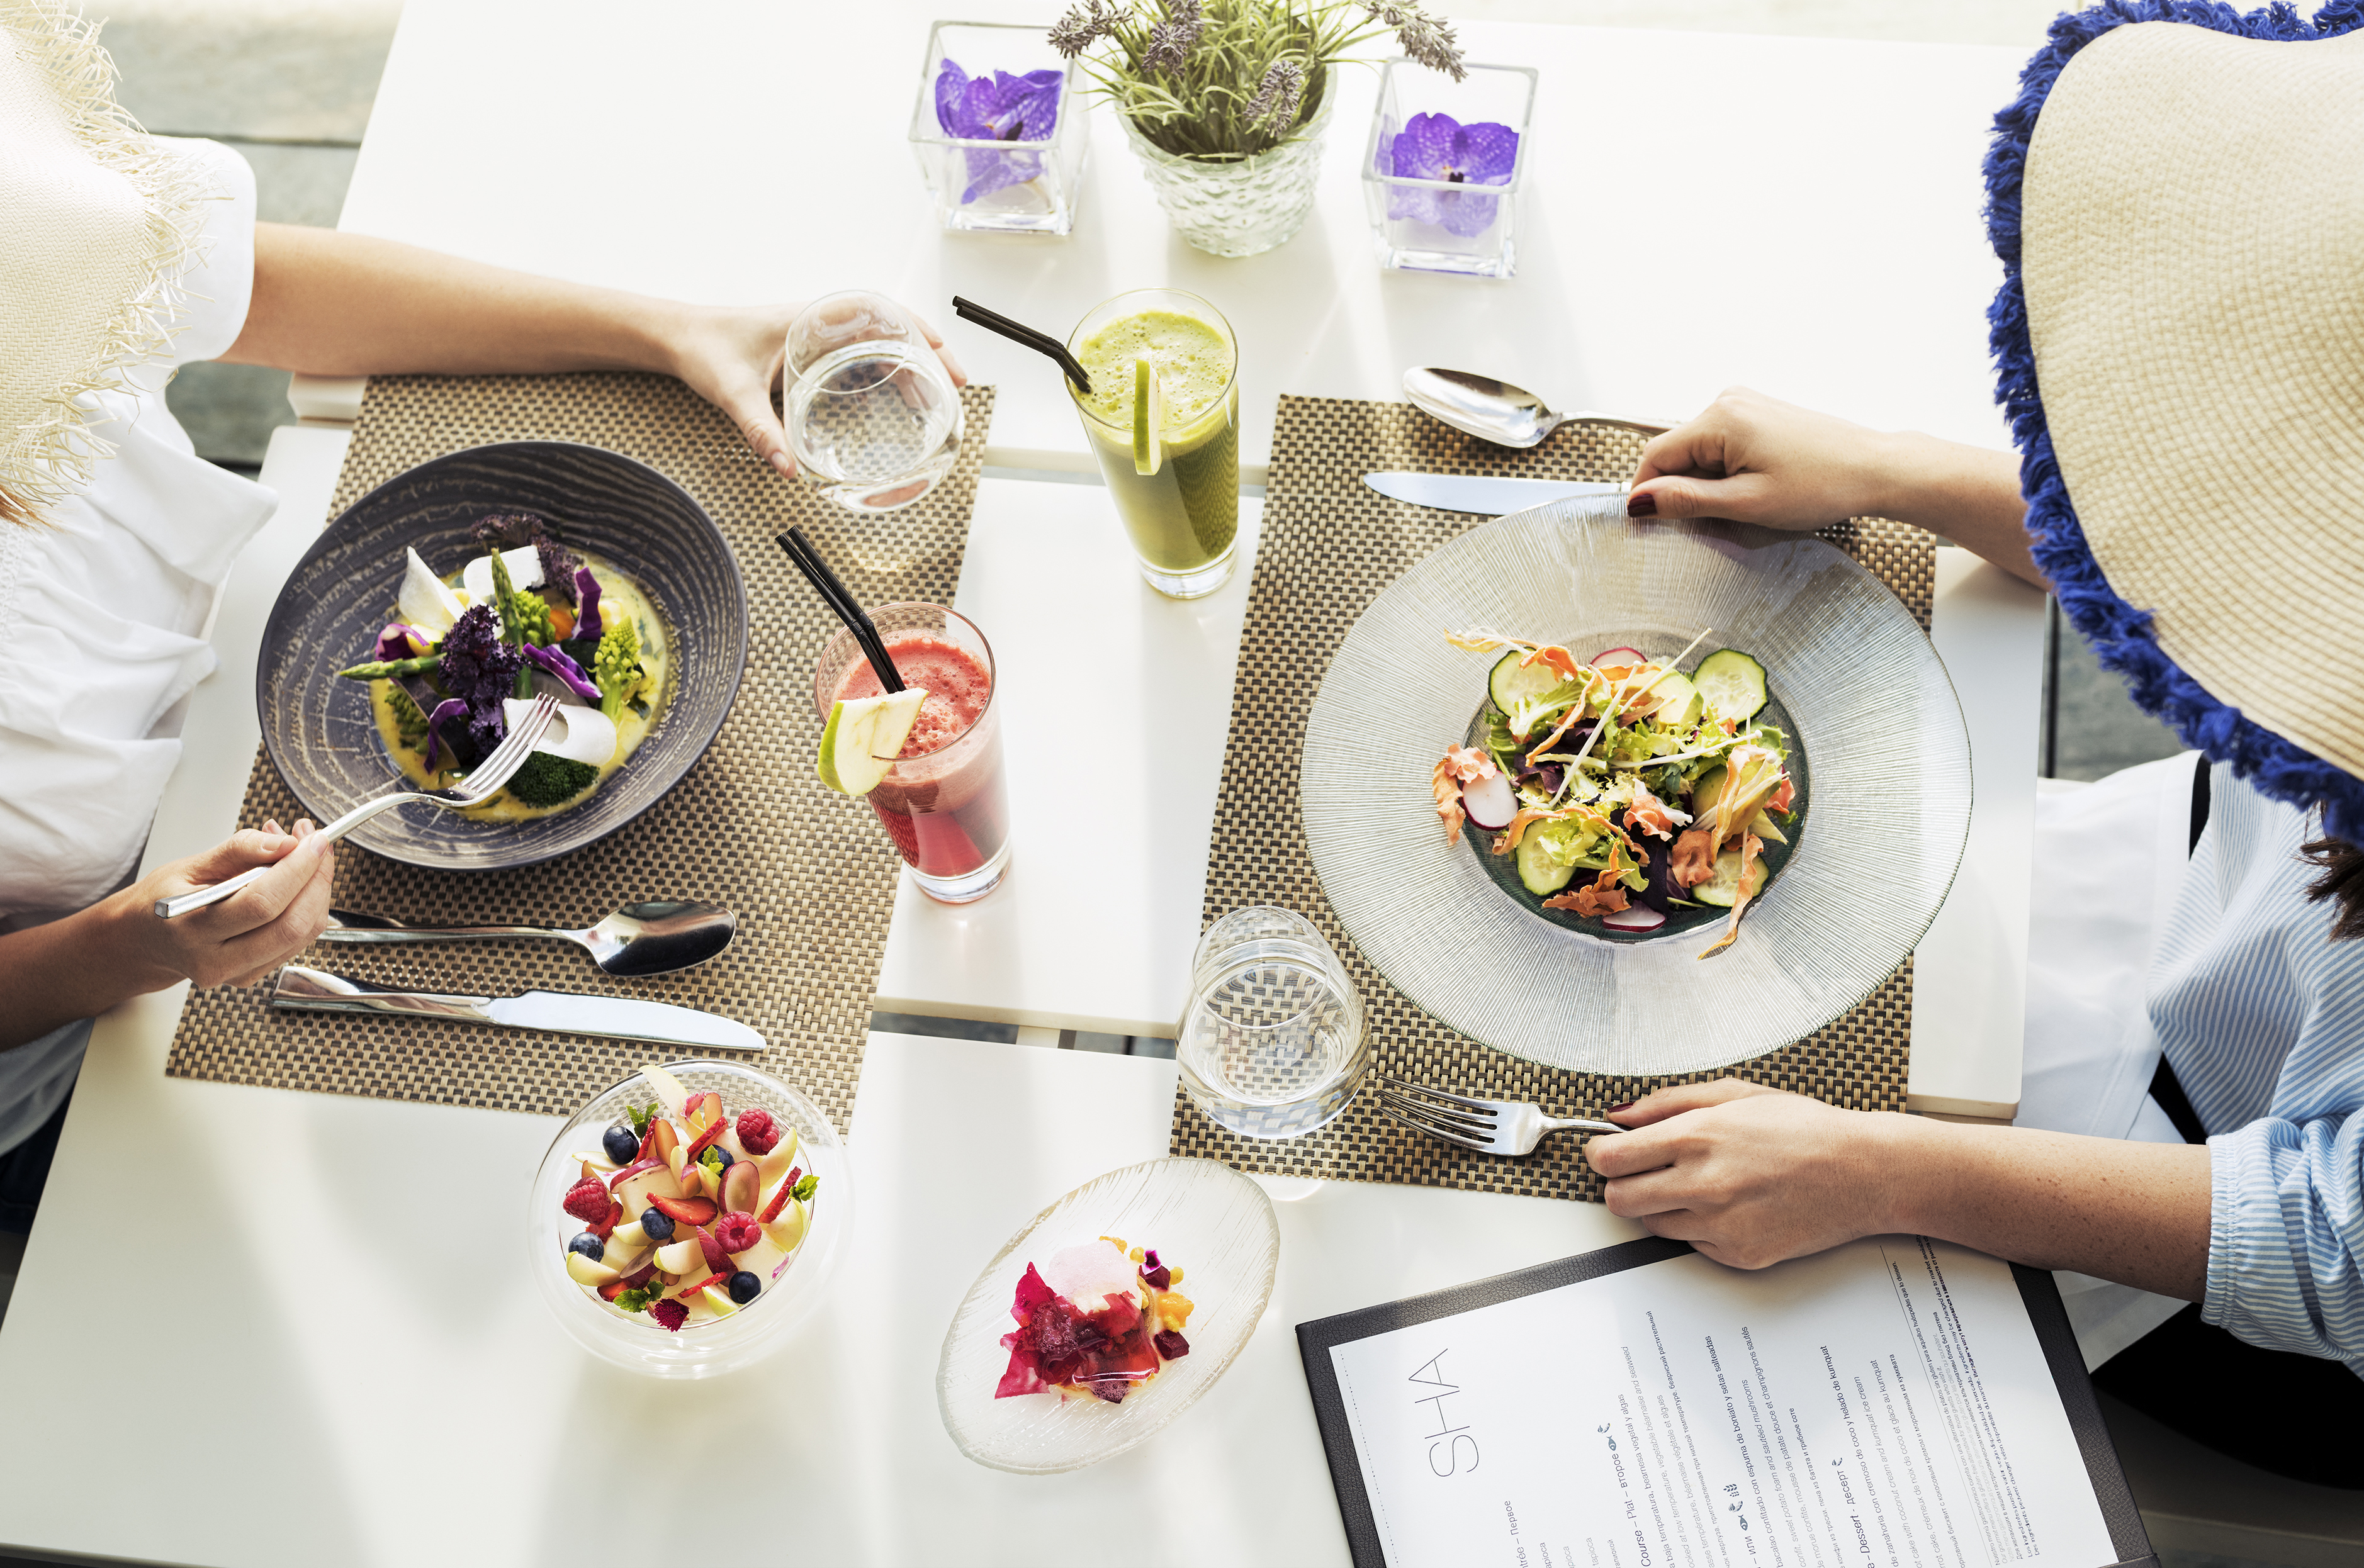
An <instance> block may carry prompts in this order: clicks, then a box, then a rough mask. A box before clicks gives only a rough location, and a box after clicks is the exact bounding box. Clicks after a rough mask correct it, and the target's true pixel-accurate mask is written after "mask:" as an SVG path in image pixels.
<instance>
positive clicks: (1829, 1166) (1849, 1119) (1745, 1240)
mask: <svg viewBox="0 0 2364 1568" xmlns="http://www.w3.org/2000/svg"><path fill="white" fill-rule="evenodd" d="M1610 1119H1611V1120H1612V1121H1616V1122H1619V1123H1622V1124H1623V1125H1625V1126H1628V1127H1632V1128H1634V1129H1636V1130H1634V1131H1633V1132H1627V1133H1621V1134H1619V1135H1618V1136H1616V1137H1613V1138H1612V1137H1606V1136H1603V1137H1598V1138H1595V1139H1593V1140H1591V1141H1590V1142H1589V1143H1587V1144H1586V1145H1585V1157H1586V1158H1587V1159H1589V1160H1590V1161H1591V1162H1592V1168H1593V1169H1594V1170H1596V1171H1598V1172H1600V1173H1601V1174H1602V1175H1604V1176H1607V1177H1608V1178H1609V1192H1608V1200H1609V1210H1610V1212H1611V1213H1612V1214H1616V1215H1621V1216H1622V1217H1624V1218H1627V1219H1638V1220H1640V1221H1641V1222H1642V1223H1643V1224H1644V1225H1645V1226H1647V1227H1648V1228H1649V1229H1651V1230H1653V1231H1655V1232H1656V1233H1657V1234H1658V1235H1660V1236H1668V1237H1672V1238H1674V1239H1675V1240H1680V1241H1689V1242H1690V1243H1692V1244H1693V1245H1694V1246H1696V1247H1697V1248H1698V1249H1699V1250H1700V1251H1702V1252H1704V1253H1706V1254H1707V1255H1708V1256H1709V1257H1711V1258H1713V1259H1714V1260H1715V1261H1716V1262H1720V1263H1729V1264H1731V1265H1732V1266H1733V1267H1734V1268H1743V1269H1761V1268H1764V1267H1766V1266H1767V1265H1768V1264H1772V1263H1778V1262H1781V1261H1782V1260H1783V1259H1785V1258H1796V1257H1802V1256H1804V1255H1805V1254H1807V1253H1809V1252H1819V1251H1823V1250H1824V1249H1825V1248H1829V1247H1835V1246H1837V1245H1839V1244H1840V1243H1841V1242H1843V1241H1852V1240H1855V1239H1856V1238H1857V1237H1858V1236H1879V1235H1884V1234H1886V1233H1888V1232H1889V1231H1891V1230H1895V1229H1900V1225H1899V1218H1898V1216H1897V1215H1895V1214H1893V1213H1891V1212H1890V1208H1889V1205H1888V1197H1889V1195H1890V1193H1892V1192H1894V1191H1895V1190H1896V1178H1897V1176H1898V1174H1899V1173H1898V1172H1897V1171H1896V1170H1895V1168H1894V1167H1895V1163H1896V1161H1895V1157H1894V1155H1893V1153H1892V1152H1891V1151H1890V1146H1889V1140H1888V1139H1887V1137H1886V1136H1885V1135H1886V1134H1888V1133H1889V1132H1891V1131H1894V1130H1897V1129H1894V1128H1893V1127H1892V1126H1890V1125H1887V1124H1892V1123H1895V1122H1899V1121H1901V1120H1904V1119H1905V1118H1901V1117H1890V1116H1882V1115H1879V1114H1877V1113H1868V1112H1864V1111H1847V1110H1840V1109H1838V1108H1837V1107H1836V1106H1826V1105H1824V1104H1823V1103H1822V1102H1821V1101H1819V1100H1810V1099H1807V1098H1806V1097H1805V1096H1803V1095H1789V1094H1783V1093H1782V1092H1780V1091H1779V1090H1778V1089H1767V1088H1763V1087H1760V1086H1759V1085H1757V1084H1745V1083H1742V1082H1741V1081H1740V1080H1739V1079H1737V1078H1723V1079H1718V1080H1717V1081H1716V1082H1714V1083H1712V1084H1684V1085H1682V1086H1680V1087H1677V1088H1672V1089H1661V1090H1659V1091H1658V1092H1657V1093H1656V1094H1653V1095H1645V1097H1643V1098H1642V1099H1639V1100H1636V1101H1635V1102H1634V1104H1632V1105H1631V1106H1625V1107H1623V1108H1622V1109H1620V1110H1615V1111H1611V1113H1610Z"/></svg>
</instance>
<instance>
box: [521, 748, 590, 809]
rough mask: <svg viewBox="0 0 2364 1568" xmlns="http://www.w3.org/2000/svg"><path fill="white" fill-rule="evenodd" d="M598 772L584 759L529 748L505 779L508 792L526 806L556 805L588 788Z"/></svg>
mask: <svg viewBox="0 0 2364 1568" xmlns="http://www.w3.org/2000/svg"><path fill="white" fill-rule="evenodd" d="M598 776H599V770H598V769H597V768H595V767H593V766H592V765H591V764H590V763H588V762H576V761H575V760H574V758H572V757H553V756H552V755H551V754H550V753H549V752H547V751H533V752H530V753H528V754H527V756H526V760H525V766H523V767H521V768H519V770H518V771H517V773H516V775H515V776H514V777H512V778H511V779H510V780H509V793H510V794H511V795H515V796H517V798H518V799H519V802H520V803H522V804H524V805H527V806H556V805H558V804H559V803H560V802H561V801H567V800H573V799H574V797H575V796H576V795H581V794H582V793H583V792H584V791H585V790H586V789H589V788H590V787H591V784H592V782H593V781H594V780H596V779H597V778H598Z"/></svg>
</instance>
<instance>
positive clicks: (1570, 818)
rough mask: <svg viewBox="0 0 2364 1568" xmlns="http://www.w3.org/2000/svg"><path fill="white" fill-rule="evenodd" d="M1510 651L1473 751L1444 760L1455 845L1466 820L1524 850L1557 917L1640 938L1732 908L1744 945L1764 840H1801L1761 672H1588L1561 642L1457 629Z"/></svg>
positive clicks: (1443, 812) (1440, 773) (1638, 668)
mask: <svg viewBox="0 0 2364 1568" xmlns="http://www.w3.org/2000/svg"><path fill="white" fill-rule="evenodd" d="M1445 636H1446V638H1447V639H1449V640H1450V641H1451V642H1452V643H1453V645H1454V646H1455V647H1456V648H1461V649H1466V650H1467V651H1470V652H1473V653H1495V654H1498V655H1499V656H1498V657H1497V658H1496V660H1495V661H1494V665H1493V669H1492V671H1491V673H1489V677H1488V681H1487V704H1486V707H1485V710H1484V712H1483V713H1482V714H1481V716H1480V718H1479V723H1478V731H1479V733H1478V735H1477V737H1476V739H1477V742H1478V743H1476V744H1473V745H1466V746H1452V747H1447V748H1446V749H1445V752H1444V757H1443V758H1442V759H1441V760H1439V761H1438V762H1437V764H1436V767H1435V770H1434V773H1433V781H1432V783H1433V790H1434V794H1435V797H1436V814H1437V816H1438V817H1440V818H1441V819H1442V820H1443V822H1444V830H1445V834H1446V837H1447V839H1448V840H1449V841H1453V842H1458V841H1459V840H1460V837H1461V828H1462V825H1463V824H1464V823H1465V822H1466V823H1467V824H1468V825H1469V826H1470V827H1471V828H1477V829H1480V830H1482V831H1484V832H1486V833H1489V834H1491V835H1492V836H1493V839H1492V844H1491V846H1490V848H1491V852H1492V853H1493V854H1496V855H1509V856H1515V857H1516V861H1515V864H1516V867H1517V870H1518V875H1519V881H1520V883H1521V884H1522V886H1524V887H1525V888H1526V890H1527V891H1528V892H1529V893H1532V894H1533V895H1536V896H1538V897H1540V898H1541V899H1542V900H1543V906H1544V908H1546V909H1555V910H1564V911H1567V912H1568V913H1570V914H1572V915H1574V916H1577V917H1580V918H1583V919H1586V920H1594V919H1597V920H1599V921H1600V923H1601V925H1602V926H1603V927H1605V928H1607V929H1611V930H1616V931H1622V932H1625V933H1628V934H1640V933H1646V932H1649V931H1654V930H1656V929H1658V928H1660V927H1661V926H1664V925H1665V924H1666V923H1667V919H1668V917H1670V916H1671V915H1672V913H1673V912H1674V911H1675V910H1676V909H1678V908H1679V909H1698V908H1701V907H1723V908H1726V909H1729V910H1730V911H1731V914H1730V916H1729V917H1727V918H1726V920H1725V922H1724V926H1723V933H1722V935H1721V936H1719V937H1718V938H1717V939H1716V940H1715V941H1713V942H1712V943H1711V944H1710V945H1709V946H1708V948H1707V949H1706V950H1705V951H1702V952H1701V954H1700V955H1699V956H1700V957H1701V958H1706V957H1708V956H1710V955H1711V954H1713V953H1716V952H1720V951H1723V949H1724V948H1725V947H1727V946H1729V945H1730V944H1731V942H1732V940H1733V939H1734V937H1735V936H1737V935H1738V934H1739V931H1740V917H1741V913H1742V911H1743V910H1745V908H1746V907H1747V906H1748V902H1749V900H1751V899H1752V898H1755V897H1756V895H1758V894H1759V893H1761V892H1762V891H1763V890H1764V885H1765V883H1766V880H1767V874H1768V873H1767V867H1766V864H1765V850H1766V845H1767V843H1768V842H1769V843H1775V844H1783V845H1786V844H1788V843H1789V841H1790V840H1789V837H1788V833H1787V831H1786V830H1785V828H1790V827H1794V826H1795V821H1794V818H1795V815H1796V813H1797V811H1798V810H1799V807H1800V801H1799V792H1798V787H1797V784H1796V783H1795V781H1794V780H1793V779H1792V778H1791V776H1790V767H1789V760H1790V739H1789V737H1787V736H1785V735H1784V734H1782V732H1781V731H1780V730H1779V728H1776V727H1775V726H1774V725H1772V724H1771V723H1769V722H1765V721H1763V720H1761V719H1760V717H1759V716H1760V715H1761V714H1762V713H1763V712H1764V709H1765V707H1766V705H1767V701H1768V693H1767V688H1766V682H1765V670H1764V667H1763V666H1762V665H1760V664H1759V663H1757V662H1756V660H1755V659H1753V658H1751V657H1750V656H1749V655H1747V654H1745V653H1743V652H1741V651H1738V650H1735V649H1724V650H1721V651H1717V652H1713V653H1711V654H1709V655H1708V656H1707V657H1705V658H1704V659H1701V661H1700V662H1699V664H1698V666H1697V667H1696V668H1694V669H1693V670H1692V671H1691V673H1689V674H1688V675H1686V674H1684V673H1682V669H1681V665H1682V662H1683V660H1684V659H1686V658H1688V657H1689V655H1690V653H1691V651H1693V650H1694V649H1696V648H1697V647H1698V646H1699V644H1700V643H1701V641H1703V640H1704V639H1706V637H1707V633H1706V632H1701V634H1700V636H1699V637H1697V638H1694V639H1692V641H1691V646H1690V647H1689V648H1686V649H1684V650H1683V651H1682V652H1681V653H1679V654H1677V655H1676V656H1675V657H1674V658H1672V659H1664V660H1661V659H1653V658H1651V657H1650V656H1648V655H1647V654H1645V653H1643V652H1642V651H1640V650H1638V649H1634V648H1611V649H1608V650H1606V651H1602V652H1600V653H1596V654H1594V655H1593V656H1592V657H1591V658H1590V659H1589V660H1583V661H1579V660H1578V659H1577V658H1576V657H1575V656H1574V655H1573V654H1571V653H1570V652H1569V651H1567V649H1566V648H1564V647H1561V646H1559V645H1557V644H1555V643H1546V642H1536V641H1532V640H1529V639H1524V638H1517V637H1505V636H1502V635H1500V634H1499V633H1495V632H1491V631H1471V632H1451V631H1448V632H1447V633H1446V634H1445Z"/></svg>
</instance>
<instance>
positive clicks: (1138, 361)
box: [1132, 354, 1165, 473]
mask: <svg viewBox="0 0 2364 1568" xmlns="http://www.w3.org/2000/svg"><path fill="white" fill-rule="evenodd" d="M1164 432H1165V387H1164V386H1163V385H1162V384H1160V383H1159V382H1158V379H1157V372H1156V371H1155V369H1154V368H1153V367H1152V366H1151V364H1150V362H1149V356H1148V355H1147V354H1142V355H1138V356H1136V357H1135V358H1134V360H1133V361H1132V471H1133V473H1156V472H1157V471H1158V469H1159V468H1160V467H1162V466H1164V464H1165V435H1164Z"/></svg>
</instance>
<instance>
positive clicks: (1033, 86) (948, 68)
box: [936, 59, 1067, 206]
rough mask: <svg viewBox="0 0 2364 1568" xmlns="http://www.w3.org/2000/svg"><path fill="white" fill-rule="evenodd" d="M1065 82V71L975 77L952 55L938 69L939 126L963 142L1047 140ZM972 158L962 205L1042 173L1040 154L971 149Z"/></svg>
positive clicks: (1004, 72) (937, 108)
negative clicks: (962, 67) (952, 57)
mask: <svg viewBox="0 0 2364 1568" xmlns="http://www.w3.org/2000/svg"><path fill="white" fill-rule="evenodd" d="M1066 80H1067V73H1066V72H1064V71H1056V70H1047V69H1046V70H1042V71H1030V72H1027V73H1026V74H1025V75H1023V76H1012V75H1010V74H1009V72H1006V71H997V72H993V73H992V74H991V75H990V76H985V75H979V76H976V77H972V76H970V75H969V73H968V72H965V71H964V70H962V69H961V66H960V63H959V61H954V60H951V59H947V60H945V61H944V62H943V64H942V67H941V68H940V69H939V70H938V71H937V72H936V125H937V127H938V128H941V129H942V131H943V133H944V134H945V135H946V136H950V137H953V138H956V139H960V140H962V141H1048V140H1049V139H1051V132H1052V129H1053V128H1054V127H1055V126H1056V125H1057V124H1058V123H1059V95H1060V91H1061V89H1062V88H1063V87H1064V86H1065V83H1066ZM967 161H968V179H969V183H968V188H967V189H966V190H965V191H963V192H962V193H961V203H962V205H963V206H966V205H967V204H968V203H970V202H973V201H976V200H977V199H978V198H979V197H981V196H988V195H992V194H993V193H994V192H996V191H998V190H1002V189H1005V188H1007V187H1009V186H1010V185H1022V184H1024V183H1027V182H1028V181H1029V180H1033V179H1039V178H1040V177H1041V176H1042V173H1043V155H1042V154H1041V153H1039V152H1014V151H1013V152H993V151H987V150H983V149H971V150H969V152H968V155H967Z"/></svg>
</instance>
